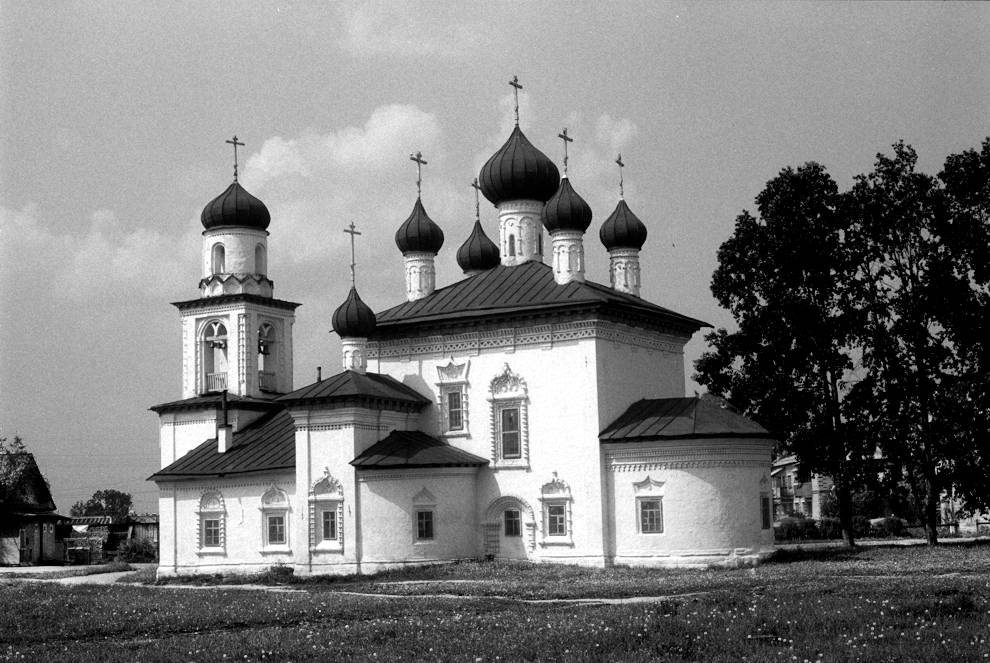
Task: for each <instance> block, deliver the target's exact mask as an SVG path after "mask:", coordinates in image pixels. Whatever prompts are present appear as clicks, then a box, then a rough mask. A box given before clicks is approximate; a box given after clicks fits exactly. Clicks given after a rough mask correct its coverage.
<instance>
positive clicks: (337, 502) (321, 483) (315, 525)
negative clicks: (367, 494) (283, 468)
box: [309, 469, 344, 553]
mask: <svg viewBox="0 0 990 663" xmlns="http://www.w3.org/2000/svg"><path fill="white" fill-rule="evenodd" d="M324 513H333V514H335V518H336V520H337V538H336V539H324V538H323V514H324ZM309 550H310V552H335V553H341V552H343V551H344V487H343V484H341V483H340V481H339V480H337V479H336V478H334V477H333V476H331V474H330V470H329V469H324V473H323V476H322V477H320V478H319V479H317V480H316V482H315V483H314V484H313V485H312V487H311V488H310V491H309Z"/></svg>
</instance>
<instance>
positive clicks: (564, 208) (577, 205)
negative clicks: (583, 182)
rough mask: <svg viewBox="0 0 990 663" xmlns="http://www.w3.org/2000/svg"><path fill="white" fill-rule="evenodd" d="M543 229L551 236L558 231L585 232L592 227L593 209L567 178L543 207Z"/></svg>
mask: <svg viewBox="0 0 990 663" xmlns="http://www.w3.org/2000/svg"><path fill="white" fill-rule="evenodd" d="M540 217H541V219H542V221H543V227H545V228H546V229H547V231H548V232H549V233H550V234H553V233H555V232H557V231H558V230H576V231H578V232H582V233H583V232H584V231H585V230H587V229H588V226H590V225H591V207H589V206H588V203H586V202H584V198H582V197H581V196H579V195H578V194H577V192H576V191H575V190H574V187H572V186H571V182H570V180H569V179H567V177H564V179H562V180H561V181H560V187H559V188H558V189H557V193H555V194H553V197H552V198H550V200H548V201H547V204H546V205H544V206H543V212H542V213H541V215H540Z"/></svg>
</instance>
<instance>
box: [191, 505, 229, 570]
mask: <svg viewBox="0 0 990 663" xmlns="http://www.w3.org/2000/svg"><path fill="white" fill-rule="evenodd" d="M207 520H217V521H219V522H218V523H217V525H218V530H219V531H218V532H217V536H218V542H217V545H215V546H207V545H205V543H206V542H205V538H206V530H205V527H206V521H207ZM196 528H197V531H196V554H197V555H226V554H227V509H226V505H225V504H224V501H223V494H222V493H221V492H220V491H219V490H206V491H203V493H202V495H201V496H200V498H199V504H198V505H197V506H196Z"/></svg>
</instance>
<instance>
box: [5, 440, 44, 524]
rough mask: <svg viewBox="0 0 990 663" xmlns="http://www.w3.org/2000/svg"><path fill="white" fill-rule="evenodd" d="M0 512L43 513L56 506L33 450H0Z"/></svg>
mask: <svg viewBox="0 0 990 663" xmlns="http://www.w3.org/2000/svg"><path fill="white" fill-rule="evenodd" d="M0 478H2V481H0V512H3V513H25V514H26V513H33V514H39V513H46V512H49V511H54V510H55V500H53V499H52V493H51V491H50V490H49V489H48V484H47V483H46V482H45V477H43V476H42V475H41V470H40V469H38V463H37V462H36V461H35V460H34V454H31V453H28V452H26V451H22V452H20V453H0Z"/></svg>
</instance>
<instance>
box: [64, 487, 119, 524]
mask: <svg viewBox="0 0 990 663" xmlns="http://www.w3.org/2000/svg"><path fill="white" fill-rule="evenodd" d="M131 505H132V503H131V495H130V493H124V492H121V491H119V490H114V489H113V488H108V489H106V490H98V491H96V492H95V493H93V496H92V497H91V498H89V499H88V500H86V501H85V502H81V501H80V502H76V503H75V504H73V505H72V508H71V509H70V510H69V515H72V516H110V517H111V518H112V519H113V521H114V522H117V521H120V520H123V519H124V518H126V517H127V514H128V513H130V511H131Z"/></svg>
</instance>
